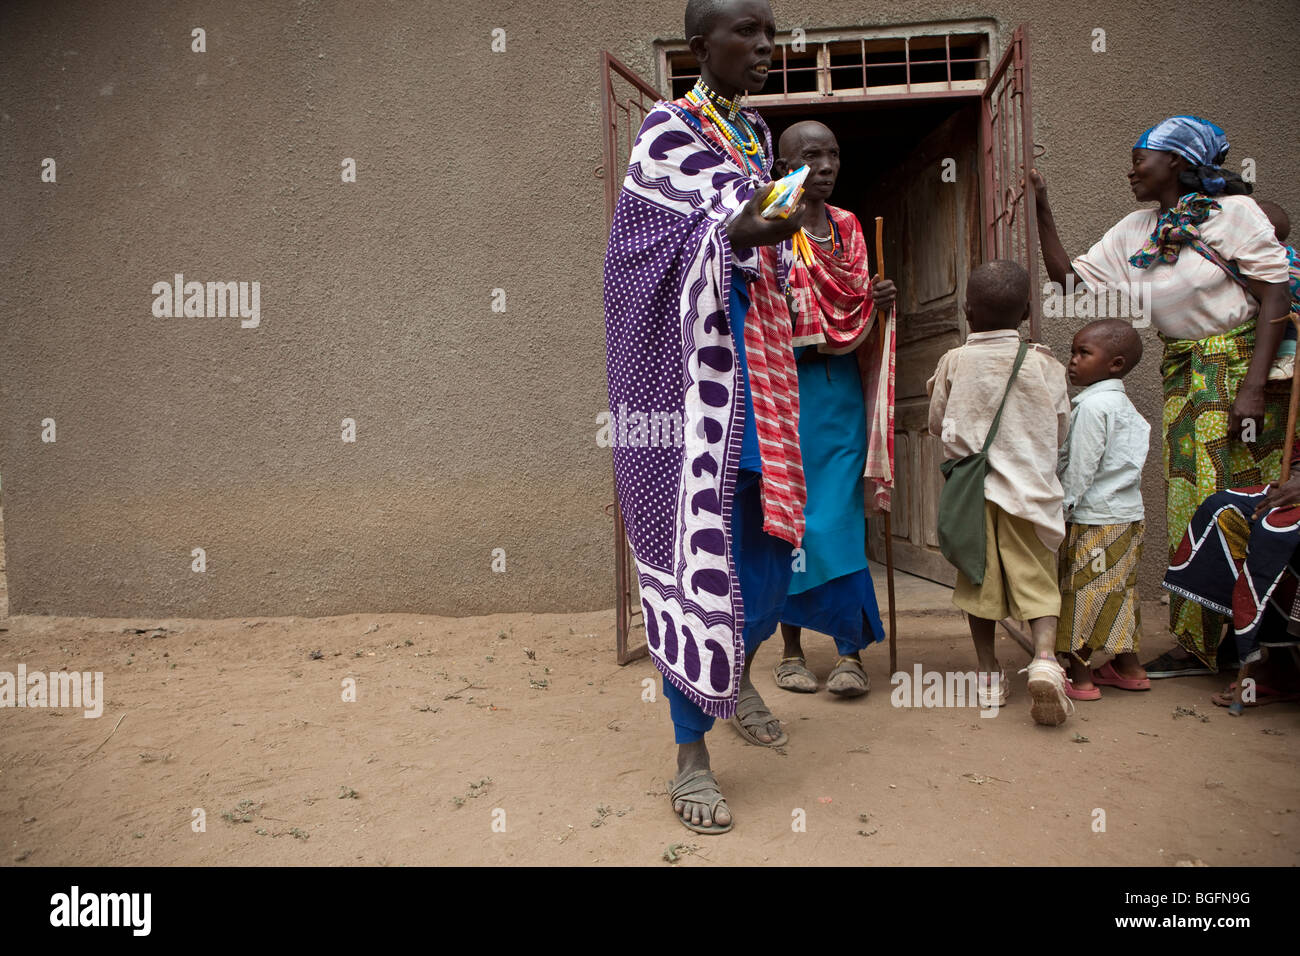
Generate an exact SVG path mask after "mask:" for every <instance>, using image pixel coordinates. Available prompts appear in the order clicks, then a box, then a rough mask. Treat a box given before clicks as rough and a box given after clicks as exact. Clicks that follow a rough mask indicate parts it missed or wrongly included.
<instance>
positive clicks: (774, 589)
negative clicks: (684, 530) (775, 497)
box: [663, 470, 791, 744]
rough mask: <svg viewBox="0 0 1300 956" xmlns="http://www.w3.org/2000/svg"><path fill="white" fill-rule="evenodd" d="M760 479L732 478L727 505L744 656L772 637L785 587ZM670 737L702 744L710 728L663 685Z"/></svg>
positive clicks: (784, 560) (784, 554)
mask: <svg viewBox="0 0 1300 956" xmlns="http://www.w3.org/2000/svg"><path fill="white" fill-rule="evenodd" d="M759 488H760V485H759V475H758V472H755V471H748V470H746V471H742V472H739V473H738V474H737V476H736V494H735V497H734V499H733V500H732V505H731V541H732V547H733V548H734V549H735V561H736V576H737V577H738V578H739V579H740V599H741V601H742V602H743V603H744V605H745V629H744V631H743V632H742V633H741V638H742V640H744V642H745V656H746V657H749V656H750V655H752V654H753V653H754V652H755V651H756V650H758V646H759V645H760V644H762V643H763V641H765V640H767V639H768V638H769V637H771V636H772V634H773V632H775V631H776V626H777V624H778V623H779V622H780V618H781V607H782V605H783V604H784V603H785V592H786V588H788V587H789V586H790V553H791V548H790V545H789V544H788V543H787V542H785V541H782V540H781V539H780V538H777V537H773V536H772V535H770V534H767V533H766V532H765V531H763V500H762V497H761V495H760V493H759ZM663 685H664V697H665V698H666V699H667V700H668V712H669V714H671V715H672V720H673V731H674V736H675V738H676V740H677V743H679V744H689V743H694V742H695V741H697V740H699V739H701V738H702V737H703V736H704V735H705V734H706V733H707V732H708V731H709V730H710V729H711V728H712V727H713V718H712V717H709V716H706V715H705V713H704V711H702V710H701V709H700V708H699V707H698V706H696V705H695V704H694V703H692V702H691V700H690V698H688V697H687V696H686V695H685V694H683V693H682V692H681V691H680V690H678V689H677V688H676V687H675V686H673V684H672V683H671V682H669V681H667V680H665V681H664V682H663Z"/></svg>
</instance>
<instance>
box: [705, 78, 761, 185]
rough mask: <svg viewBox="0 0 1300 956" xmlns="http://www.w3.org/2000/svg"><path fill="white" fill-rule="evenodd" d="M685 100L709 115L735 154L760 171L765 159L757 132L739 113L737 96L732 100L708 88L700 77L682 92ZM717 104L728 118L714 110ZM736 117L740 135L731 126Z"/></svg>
mask: <svg viewBox="0 0 1300 956" xmlns="http://www.w3.org/2000/svg"><path fill="white" fill-rule="evenodd" d="M686 99H687V101H688V102H690V103H691V104H693V105H694V106H697V107H699V109H700V112H701V113H703V114H704V115H705V116H707V117H708V118H709V120H710V121H711V122H712V123H713V125H714V126H716V127H717V129H718V131H719V132H720V133H722V135H723V136H725V137H726V138H727V141H728V142H729V143H730V144H731V145H732V146H733V147H734V148H735V149H736V151H737V153H739V154H740V155H741V156H743V157H744V159H745V161H746V162H747V163H748V164H749V165H750V166H752V167H753V168H754V170H755V171H756V172H760V173H761V172H762V170H763V167H764V166H766V165H767V158H766V155H765V153H764V151H763V146H762V144H761V143H759V141H758V133H757V131H756V130H755V129H754V127H753V126H751V125H750V123H749V120H748V119H746V118H745V115H744V114H743V113H741V112H740V104H739V97H737V98H736V99H735V100H728V99H727V98H726V97H723V96H721V95H719V94H718V93H715V92H714V91H713V90H711V89H709V87H708V85H707V84H705V82H704V80H703V79H700V80H697V81H696V83H695V86H694V87H692V88H691V89H690V90H689V91H688V92H687V93H686ZM718 105H721V106H722V107H723V109H725V110H727V114H728V116H729V117H730V119H725V118H724V117H723V115H722V113H721V112H719V110H718ZM736 120H739V121H740V126H741V127H743V131H744V136H743V137H742V135H741V130H740V129H739V128H738V127H737V126H736V125H735V121H736Z"/></svg>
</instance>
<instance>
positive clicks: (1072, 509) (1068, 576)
mask: <svg viewBox="0 0 1300 956" xmlns="http://www.w3.org/2000/svg"><path fill="white" fill-rule="evenodd" d="M1141 358H1142V340H1141V339H1140V338H1138V334H1137V332H1135V331H1134V330H1133V327H1132V326H1131V325H1129V323H1127V322H1123V321H1121V320H1119V319H1101V320H1099V321H1097V322H1091V323H1089V324H1088V325H1085V326H1084V327H1083V328H1082V329H1080V330H1079V332H1078V334H1076V335H1075V337H1074V343H1073V345H1072V346H1071V349H1070V364H1069V366H1068V367H1067V369H1066V371H1067V374H1068V375H1069V379H1070V384H1071V385H1081V386H1084V388H1083V391H1081V392H1080V393H1079V394H1078V395H1076V396H1075V397H1074V399H1073V402H1072V404H1073V405H1074V408H1073V410H1072V411H1071V413H1070V430H1069V433H1068V434H1067V435H1066V438H1065V444H1064V445H1063V446H1062V447H1061V451H1060V459H1059V462H1058V467H1057V475H1058V476H1059V477H1060V479H1061V488H1062V490H1063V491H1064V507H1065V521H1066V526H1065V544H1064V547H1062V549H1061V553H1060V577H1061V616H1060V619H1059V622H1058V624H1057V631H1056V651H1057V653H1058V654H1060V655H1065V656H1068V658H1069V660H1068V662H1067V664H1066V666H1067V669H1068V670H1069V671H1070V680H1069V682H1068V683H1067V685H1066V694H1068V695H1069V696H1070V697H1071V698H1073V699H1074V700H1097V699H1099V698H1100V697H1101V689H1100V687H1103V686H1105V687H1116V688H1119V689H1121V690H1150V689H1151V681H1150V680H1149V679H1148V678H1147V675H1146V671H1144V670H1143V669H1142V665H1141V664H1140V663H1139V661H1138V655H1137V650H1138V640H1139V637H1140V631H1141V627H1142V616H1141V611H1140V608H1139V604H1138V594H1137V569H1138V561H1139V560H1140V558H1141V556H1142V536H1143V531H1144V528H1145V522H1144V518H1145V517H1146V513H1145V511H1144V510H1143V507H1142V466H1143V464H1144V463H1145V462H1146V457H1147V447H1148V441H1149V438H1150V433H1151V427H1150V426H1149V425H1148V424H1147V422H1146V420H1145V419H1144V418H1143V417H1142V416H1141V415H1139V414H1138V411H1137V409H1136V408H1134V407H1133V403H1132V402H1130V401H1129V398H1128V395H1127V394H1126V393H1125V391H1124V381H1123V378H1124V376H1125V375H1127V374H1128V373H1129V371H1131V370H1132V369H1133V368H1134V366H1136V365H1137V364H1138V362H1139V361H1140V360H1141ZM1097 650H1102V651H1107V652H1109V653H1110V654H1112V655H1114V657H1113V659H1112V660H1110V661H1108V662H1107V663H1106V664H1105V665H1103V666H1102V667H1100V668H1098V669H1096V670H1093V669H1092V668H1091V666H1090V664H1089V659H1090V657H1091V655H1092V653H1093V652H1094V651H1097ZM1099 685H1100V686H1099Z"/></svg>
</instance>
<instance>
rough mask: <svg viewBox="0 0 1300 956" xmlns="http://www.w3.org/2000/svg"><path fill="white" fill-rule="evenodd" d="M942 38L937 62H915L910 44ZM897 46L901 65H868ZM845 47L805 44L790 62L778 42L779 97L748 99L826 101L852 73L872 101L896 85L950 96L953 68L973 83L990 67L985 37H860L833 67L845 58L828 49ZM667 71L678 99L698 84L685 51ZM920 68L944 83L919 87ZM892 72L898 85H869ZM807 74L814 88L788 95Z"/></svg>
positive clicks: (786, 47) (670, 59) (670, 60)
mask: <svg viewBox="0 0 1300 956" xmlns="http://www.w3.org/2000/svg"><path fill="white" fill-rule="evenodd" d="M940 38H942V40H943V47H942V51H943V57H942V59H939V58H934V59H928V58H920V59H918V58H917V57H916V55H915V53H914V50H913V46H912V41H913V40H922V39H925V40H938V39H940ZM954 39H956V40H957V41H958V42H959V43H960V45H959V46H957V47H956V48H955V49H954V46H953V40H954ZM900 41H901V43H902V49H901V50H899V51H898V54H899V55H901V59H895V58H890V59H887V60H882V61H880V62H871V61H870V57H869V56H868V53H869V52H871V50H872V48H874V49H879V47H880V46H881V45H883V44H890V43H898V42H900ZM848 42H852V41H849V40H823V41H814V42H811V43H809V44H808V48H807V50H805V51H804V53H803V55H802V56H801V59H800V60H795V61H793V62H792V59H791V50H790V44H789V42H788V40H778V42H777V47H778V52H777V54H776V55H775V56H774V57H773V70H772V72H774V73H779V74H780V89H779V91H778V92H773V93H756V94H753V97H752V99H753V100H754V101H755V102H759V103H762V102H769V103H770V102H772V101H774V100H781V99H787V98H789V97H791V96H804V95H808V94H813V93H819V94H821V95H823V96H829V95H832V94H834V93H836V92H837V91H839V90H841V89H846V88H848V87H844V86H839V85H837V82H836V80H837V78H838V77H842V76H844V75H846V74H848V73H849V72H850V71H852V72H854V73H857V74H859V75H860V76H861V78H862V86H861V90H862V91H863V93H864V94H866V95H870V94H869V91H870V90H872V89H874V88H880V87H887V86H889V87H892V86H899V85H901V86H902V87H903V88H904V90H905V91H906V93H908V94H912V93H913V92H914V89H913V88H914V87H915V86H916V85H918V83H924V84H925V85H927V86H929V85H930V82H936V83H939V84H941V85H942V87H943V88H944V89H945V90H953V89H954V87H953V83H954V77H953V73H954V66H956V65H958V64H963V65H964V64H971V65H972V66H973V67H974V70H973V71H972V72H974V73H975V76H974V77H972V79H978V78H979V73H980V72H981V71H980V70H979V67H980V66H981V65H983V64H987V62H988V61H987V59H986V58H985V57H983V56H980V55H978V50H979V49H980V47H981V45H982V44H983V43H986V42H987V37H986V35H985V34H983V33H968V32H952V31H949V32H945V33H935V34H922V35H918V36H915V37H914V36H910V35H908V36H901V37H889V36H882V37H858V38H857V40H856V42H857V47H858V49H857V51H856V52H857V57H856V60H857V62H855V63H832V61H831V58H832V55H834V56H837V57H842V56H844V55H845V51H843V50H841V51H839V52H837V53H835V54H832V51H831V47H832V46H841V45H844V44H846V43H848ZM869 45H870V47H869ZM918 49H921V48H918ZM923 49H926V50H930V49H937V48H936V47H930V46H926V47H924V48H923ZM972 49H974V50H975V51H977V55H975V56H963V55H958V56H954V55H953V54H954V52H955V53H957V54H965V53H969V52H971V50H972ZM810 53H811V54H812V56H811V59H812V62H808V59H807V56H808V54H810ZM796 56H800V55H799V54H796ZM667 66H668V82H669V85H670V87H671V95H677V94H678V90H680V89H681V88H682V85H683V84H688V83H694V81H695V80H696V79H698V78H699V73H698V71H697V70H696V69H695V64H694V60H692V59H691V58H690V54H689V53H687V52H685V51H673V52H670V53H669V54H667ZM921 66H925V67H942V68H943V79H942V80H936V81H918V80H917V79H916V75H915V71H914V70H913V67H917V68H920V67H921ZM890 69H901V70H902V72H903V83H902V84H897V83H888V82H882V81H877V82H875V83H874V84H873V82H872V79H873V77H872V74H873V72H874V73H875V76H876V77H879V76H880V74H881V71H885V70H890ZM808 73H814V74H815V75H816V82H815V83H813V84H811V86H812V87H813V89H798V90H792V89H791V85H792V84H791V81H792V79H793V78H794V77H796V76H798V75H801V74H808ZM794 85H795V86H799V85H801V84H798V83H795V84H794Z"/></svg>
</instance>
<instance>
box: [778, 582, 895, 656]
mask: <svg viewBox="0 0 1300 956" xmlns="http://www.w3.org/2000/svg"><path fill="white" fill-rule="evenodd" d="M781 622H782V623H783V624H791V625H793V626H795V627H806V628H808V629H809V630H813V631H816V632H817V633H819V634H829V635H830V636H831V637H833V638H834V639H835V649H836V650H837V651H838V652H839V653H840V654H855V653H857V652H858V651H861V650H864V649H865V648H866V647H867V645H869V644H873V643H875V642H877V641H883V640H884V639H885V626H884V624H882V623H881V621H880V605H879V604H877V603H876V588H875V585H873V584H872V583H871V572H870V571H869V570H868V569H867V568H862V569H861V570H860V571H854V572H853V573H852V574H846V575H844V576H842V577H838V578H834V579H832V580H830V581H827V582H826V583H825V584H819V585H818V586H817V587H815V588H812V589H810V590H808V591H802V592H800V593H799V594H791V595H788V596H787V597H786V599H785V608H784V609H783V610H782V611H781Z"/></svg>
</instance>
